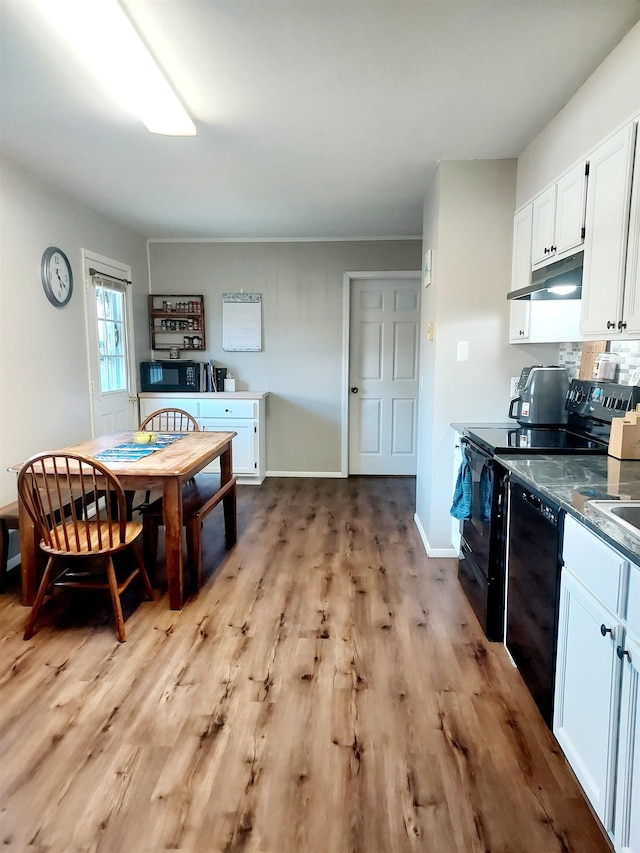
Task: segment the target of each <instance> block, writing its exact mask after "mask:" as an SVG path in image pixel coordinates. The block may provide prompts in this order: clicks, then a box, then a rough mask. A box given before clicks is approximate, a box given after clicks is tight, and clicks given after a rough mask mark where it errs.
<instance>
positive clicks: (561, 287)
mask: <svg viewBox="0 0 640 853" xmlns="http://www.w3.org/2000/svg"><path fill="white" fill-rule="evenodd" d="M577 289H578V285H577V284H555V285H554V286H553V287H548V288H547V290H548V291H549V293H555V294H556V296H568V295H569V293H575V291H576V290H577Z"/></svg>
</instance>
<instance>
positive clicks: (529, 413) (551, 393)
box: [509, 367, 569, 426]
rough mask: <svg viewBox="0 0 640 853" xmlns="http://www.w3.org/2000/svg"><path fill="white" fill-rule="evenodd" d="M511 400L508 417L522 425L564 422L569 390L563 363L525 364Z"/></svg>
mask: <svg viewBox="0 0 640 853" xmlns="http://www.w3.org/2000/svg"><path fill="white" fill-rule="evenodd" d="M516 391H517V392H518V396H517V397H514V398H513V399H512V400H511V404H510V405H509V417H510V418H513V419H514V420H517V421H518V423H519V424H521V425H522V426H555V425H558V424H565V423H566V422H567V412H566V409H565V402H566V397H567V392H568V391H569V374H568V372H567V368H566V367H525V368H523V370H522V373H521V374H520V379H519V380H518V384H517V385H516Z"/></svg>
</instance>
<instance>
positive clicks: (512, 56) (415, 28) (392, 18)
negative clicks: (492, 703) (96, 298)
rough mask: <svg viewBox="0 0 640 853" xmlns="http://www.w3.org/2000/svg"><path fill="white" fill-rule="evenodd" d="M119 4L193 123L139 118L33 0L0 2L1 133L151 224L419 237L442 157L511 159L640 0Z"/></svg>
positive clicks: (265, 233)
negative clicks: (183, 128)
mask: <svg viewBox="0 0 640 853" xmlns="http://www.w3.org/2000/svg"><path fill="white" fill-rule="evenodd" d="M50 2H55V0H50ZM87 2H89V0H87ZM123 5H124V6H125V8H126V9H127V11H128V12H129V14H130V16H131V18H132V19H133V20H134V22H135V24H136V26H137V27H138V29H139V30H140V32H141V33H142V34H143V36H144V38H145V40H146V41H147V43H148V45H149V46H150V48H151V49H152V52H153V53H154V54H155V56H156V58H157V59H158V60H159V62H160V64H161V66H162V67H163V68H164V70H165V71H166V73H167V74H168V76H169V78H170V79H171V80H172V82H173V85H174V87H175V89H176V90H177V92H178V94H179V95H180V97H181V99H182V100H183V102H184V103H185V105H186V106H187V108H188V110H189V112H190V114H191V116H192V118H193V119H194V121H195V123H196V126H197V129H198V135H197V136H196V137H195V138H170V137H162V136H156V135H152V134H150V133H148V131H147V130H146V129H145V128H144V127H143V125H142V124H141V123H140V121H139V120H138V119H137V118H136V117H135V116H131V115H128V114H126V113H125V112H123V111H121V110H120V108H119V107H118V106H117V105H116V104H114V103H112V102H110V101H109V100H108V99H106V98H104V97H103V96H102V93H101V92H99V91H97V90H96V88H95V86H94V85H93V84H92V82H91V78H90V76H89V75H87V73H86V72H85V71H84V70H83V67H82V66H81V65H80V63H79V61H78V60H76V58H75V57H74V56H72V55H70V54H69V53H68V51H67V50H66V49H64V47H63V45H62V44H61V43H60V42H58V41H57V40H56V39H55V38H54V37H53V35H52V34H51V33H50V32H47V31H46V29H45V27H44V26H43V24H42V19H41V18H40V17H39V14H38V12H37V10H36V8H35V7H34V5H33V4H32V3H31V2H29V0H0V12H1V19H0V97H1V101H0V106H1V113H0V115H1V123H0V146H1V151H2V153H3V154H4V155H5V156H6V157H8V158H9V159H12V160H14V161H16V162H18V163H20V164H22V165H23V166H25V167H27V168H28V169H30V170H32V171H34V172H35V173H37V174H39V175H41V176H43V177H44V178H45V179H46V180H47V181H48V182H49V183H52V184H54V185H56V186H61V187H64V188H65V189H66V190H67V191H68V192H69V193H70V194H72V195H73V196H75V197H77V198H79V199H81V200H82V201H83V202H86V203H87V204H89V205H90V206H92V207H94V208H96V209H98V210H100V211H103V212H105V213H107V214H109V215H111V216H113V217H114V218H116V219H117V220H119V221H121V222H123V223H125V224H127V225H129V226H131V227H133V228H134V229H136V230H137V231H139V232H140V233H141V234H143V235H145V236H148V237H203V238H225V237H228V238H233V237H238V238H268V237H272V238H278V237H280V238H323V237H325V238H327V237H336V238H349V237H356V238H357V237H392V236H409V235H420V234H421V233H422V204H423V198H424V195H425V191H426V189H427V187H428V184H429V180H430V178H431V176H432V174H433V171H434V169H435V166H436V163H437V162H438V161H439V160H443V159H476V158H503V157H517V156H518V155H519V154H520V153H521V151H522V150H523V148H524V147H525V146H526V145H527V144H528V143H529V142H530V140H531V139H532V138H533V137H535V136H536V135H537V134H538V133H539V132H540V130H542V128H543V127H544V126H545V125H546V124H547V123H548V121H549V120H550V119H551V118H552V117H553V116H554V115H555V114H556V113H557V112H558V111H559V110H560V109H561V108H562V106H563V104H565V103H566V101H567V100H568V99H569V98H570V97H571V96H572V95H573V93H574V92H575V91H576V90H577V89H578V88H579V87H580V85H581V84H582V83H583V82H584V81H585V80H586V79H587V77H588V76H589V75H590V73H591V72H592V71H593V70H594V69H595V68H596V67H597V66H598V65H599V64H600V62H601V61H602V60H603V59H604V57H605V56H606V55H607V54H608V53H609V52H610V51H611V49H612V48H613V47H614V46H615V45H616V44H617V43H618V42H619V41H620V39H621V38H622V36H623V35H624V34H625V33H626V32H628V31H629V29H631V27H632V26H633V24H634V23H635V22H636V21H638V20H639V19H640V4H639V2H638V0H593V2H591V0H575V1H574V2H568V0H549V1H548V2H546V0H497V2H486V0H473V1H472V2H465V1H464V0H446V2H435V0H422V2H403V1H402V0H395V2H394V1H393V0H391V1H390V2H374V0H350V1H348V2H343V0H336V1H335V2H333V1H332V0H283V2H280V0H273V2H271V1H269V2H264V0H225V1H224V2H218V1H217V0H123ZM86 48H87V51H90V50H91V43H90V41H88V42H87V45H86ZM95 61H96V62H117V61H118V51H117V46H114V51H113V54H112V55H110V56H102V57H95Z"/></svg>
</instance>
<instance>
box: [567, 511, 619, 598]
mask: <svg viewBox="0 0 640 853" xmlns="http://www.w3.org/2000/svg"><path fill="white" fill-rule="evenodd" d="M562 557H563V559H564V562H565V565H567V566H568V567H569V568H570V569H571V571H572V572H573V573H574V574H575V575H576V576H577V577H579V578H580V580H581V581H582V583H583V584H585V586H586V587H587V588H588V589H589V590H590V591H591V592H592V593H593V595H595V596H596V598H599V599H600V601H601V602H602V603H603V604H604V605H605V606H606V607H608V608H609V609H610V610H611V611H613V612H614V613H618V612H619V605H620V591H621V588H622V583H623V578H624V572H625V569H626V566H627V565H628V564H627V562H626V560H625V559H624V558H623V557H622V556H621V555H620V554H618V553H617V552H616V551H614V550H613V549H612V548H610V547H609V546H608V545H606V544H605V543H604V542H603V541H602V540H601V539H600V538H599V537H598V536H596V535H595V534H594V533H592V532H591V531H590V530H587V529H586V528H585V527H583V526H582V525H581V524H578V522H577V521H576V520H575V519H573V518H572V517H571V516H569V515H568V516H567V517H566V519H565V528H564V546H563V549H562Z"/></svg>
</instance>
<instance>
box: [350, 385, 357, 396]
mask: <svg viewBox="0 0 640 853" xmlns="http://www.w3.org/2000/svg"><path fill="white" fill-rule="evenodd" d="M358 391H359V388H358V386H357V385H352V386H351V393H352V394H357V393H358Z"/></svg>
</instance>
